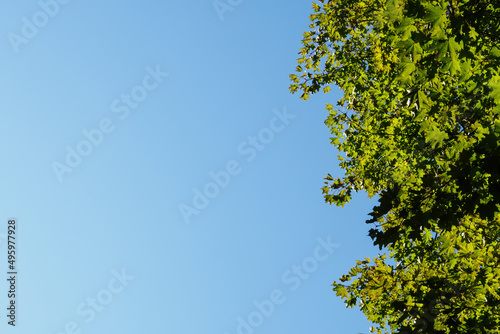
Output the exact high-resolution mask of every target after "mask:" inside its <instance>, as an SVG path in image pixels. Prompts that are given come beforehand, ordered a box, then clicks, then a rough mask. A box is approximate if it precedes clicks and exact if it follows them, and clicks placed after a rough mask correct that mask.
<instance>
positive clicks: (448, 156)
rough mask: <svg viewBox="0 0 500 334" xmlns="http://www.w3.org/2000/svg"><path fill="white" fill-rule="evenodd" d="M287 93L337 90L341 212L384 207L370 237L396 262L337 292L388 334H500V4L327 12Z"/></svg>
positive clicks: (350, 280)
mask: <svg viewBox="0 0 500 334" xmlns="http://www.w3.org/2000/svg"><path fill="white" fill-rule="evenodd" d="M313 10H314V13H313V14H312V15H311V16H310V19H311V22H312V23H311V25H310V26H309V27H310V29H311V30H310V31H307V32H305V33H304V37H303V40H302V47H301V52H300V58H299V59H298V66H297V69H296V71H297V74H293V75H291V76H290V77H291V81H292V84H291V86H290V90H291V91H292V92H293V93H295V92H296V91H298V90H300V91H301V92H302V94H301V98H302V99H304V100H307V99H308V98H309V97H310V95H311V94H315V93H317V92H319V91H323V92H325V93H328V92H329V90H330V87H331V85H336V86H338V87H340V88H341V89H342V90H343V92H344V95H343V97H342V99H341V100H340V101H338V102H337V105H336V106H333V105H330V104H327V110H328V111H329V116H328V118H327V119H326V121H325V124H326V125H327V126H328V127H329V128H330V131H331V133H332V138H331V143H332V144H333V145H334V146H335V147H336V148H337V149H338V150H339V152H340V153H343V154H344V155H343V156H342V155H339V159H340V166H341V167H342V169H343V170H344V172H345V175H344V176H342V177H336V178H334V177H332V176H331V175H328V176H327V177H326V178H325V179H326V182H325V187H324V188H323V193H324V194H325V200H326V201H327V202H328V203H330V204H336V205H339V206H344V205H345V204H346V203H348V202H349V200H350V199H351V195H352V193H353V192H358V191H365V192H366V193H367V194H368V196H370V197H373V196H377V197H378V199H379V204H378V205H377V206H376V207H374V208H373V210H372V212H371V213H370V216H371V219H370V220H368V221H367V223H370V224H372V226H373V227H372V228H371V229H370V231H369V235H370V236H371V237H372V239H373V241H374V244H375V245H378V246H379V247H380V249H383V248H385V249H386V250H387V251H389V257H390V258H391V259H394V260H396V261H397V262H398V265H397V266H393V265H389V264H388V260H387V258H386V255H381V256H379V257H377V258H375V259H373V260H369V259H365V260H363V261H358V263H357V265H356V266H355V267H354V268H352V270H351V271H350V272H349V274H348V275H344V276H343V277H342V278H341V279H340V281H341V283H337V282H335V283H334V284H333V285H334V290H335V291H336V292H337V295H339V296H341V297H342V298H344V299H345V302H346V304H347V306H351V307H352V306H354V305H357V306H359V307H360V308H361V310H362V311H363V312H364V313H365V314H366V316H367V317H368V319H369V320H371V321H372V322H374V323H375V324H377V327H376V328H373V330H374V331H376V332H377V333H383V332H384V331H387V332H390V333H404V332H407V333H495V332H496V331H499V330H500V308H499V305H500V295H499V293H500V269H499V252H500V249H499V244H498V243H499V241H500V213H499V212H500V202H499V199H500V159H499V158H500V145H499V138H500V117H499V115H500V105H499V102H500V45H499V44H498V43H499V40H500V34H499V30H500V3H499V2H497V0H495V1H487V0H451V1H444V0H361V1H358V0H330V1H327V0H319V1H318V2H317V3H314V4H313Z"/></svg>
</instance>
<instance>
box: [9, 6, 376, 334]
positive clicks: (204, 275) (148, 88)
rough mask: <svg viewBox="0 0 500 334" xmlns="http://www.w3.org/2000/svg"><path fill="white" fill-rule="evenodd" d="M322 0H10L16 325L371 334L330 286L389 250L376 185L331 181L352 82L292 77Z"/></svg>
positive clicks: (63, 329)
mask: <svg viewBox="0 0 500 334" xmlns="http://www.w3.org/2000/svg"><path fill="white" fill-rule="evenodd" d="M214 5H216V6H214ZM216 7H217V8H216ZM310 12H311V2H310V1H303V2H302V1H284V0H275V1H271V2H269V1H260V0H254V1H241V0H221V1H216V2H213V0H206V1H200V0H198V1H138V0H124V1H121V2H111V1H96V0H87V1H79V0H71V1H68V0H41V1H39V2H38V1H35V0H27V1H18V2H14V1H4V2H2V4H1V5H0V22H1V24H0V34H1V36H2V39H1V44H0V48H1V54H2V59H3V61H2V62H1V63H0V67H1V71H0V73H1V76H0V88H1V92H2V94H1V97H2V112H1V113H0V117H1V120H0V145H1V148H0V152H2V156H3V159H2V164H1V165H0V170H1V174H0V175H1V177H2V179H1V180H2V182H1V194H2V196H1V199H2V200H1V202H0V259H3V260H0V262H1V263H3V264H1V265H0V268H3V269H1V270H2V271H1V272H2V275H4V279H2V282H3V283H1V284H0V295H1V296H2V298H0V301H1V303H2V304H1V307H2V309H3V310H4V311H3V312H1V313H0V324H1V325H0V327H1V328H2V332H4V333H30V334H31V333H42V334H60V333H66V334H72V333H93V334H100V333H184V334H191V333H192V334H195V333H203V334H236V333H237V334H240V333H241V334H252V333H256V334H257V333H259V334H265V333H367V332H368V328H369V323H368V322H367V321H366V319H365V317H364V315H363V314H362V313H361V312H360V311H359V310H358V309H353V310H351V309H346V308H345V306H344V304H343V302H342V301H341V299H339V298H338V297H336V296H335V293H334V292H333V291H332V290H331V284H332V282H333V281H334V280H337V279H338V277H340V276H341V275H342V274H344V273H347V271H348V270H349V269H350V268H351V267H352V266H353V265H355V260H356V259H362V258H364V257H372V256H375V255H376V254H378V248H376V247H374V246H372V243H371V240H370V238H369V237H368V236H367V234H368V230H369V226H368V225H366V224H365V223H364V222H365V220H366V219H368V215H367V214H368V212H369V211H370V209H371V208H372V206H373V205H374V200H368V199H367V198H366V196H365V195H364V194H360V195H359V196H357V197H356V198H355V199H354V200H353V201H352V202H351V203H350V205H348V206H346V207H345V208H344V209H342V208H336V207H333V206H329V205H327V204H325V203H324V199H323V195H322V193H321V189H320V188H321V187H322V186H323V177H325V176H326V175H327V173H332V174H333V175H340V170H339V168H338V166H337V164H338V162H337V158H336V156H337V152H336V151H335V150H334V148H333V146H332V145H330V144H329V131H328V128H327V127H326V126H325V125H324V120H325V118H326V111H325V109H324V107H325V103H326V102H330V103H335V102H336V101H337V100H338V99H339V98H340V92H339V91H338V90H337V89H332V92H331V93H330V94H328V95H323V96H321V95H318V96H315V97H313V98H312V99H311V100H309V101H307V102H304V101H300V99H299V94H296V95H292V94H290V93H289V90H288V87H289V78H288V75H289V74H291V73H293V72H294V70H295V67H296V59H297V57H298V51H299V47H300V41H301V37H302V32H303V31H304V30H306V29H307V26H308V24H309V20H308V16H309V13H310ZM11 217H14V218H16V220H17V224H18V225H17V230H16V256H17V257H16V271H17V274H16V275H17V276H16V284H15V287H16V300H15V303H16V304H15V305H16V326H15V327H16V328H14V327H13V326H11V325H8V323H7V322H8V321H9V318H7V317H6V315H7V310H6V308H7V307H8V305H10V304H8V303H10V300H12V299H11V298H8V290H9V285H8V284H9V283H8V281H7V278H9V275H8V274H7V271H8V268H7V239H6V233H7V225H8V223H7V221H8V219H9V218H11ZM2 261H3V262H2ZM9 312H10V311H9Z"/></svg>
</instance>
